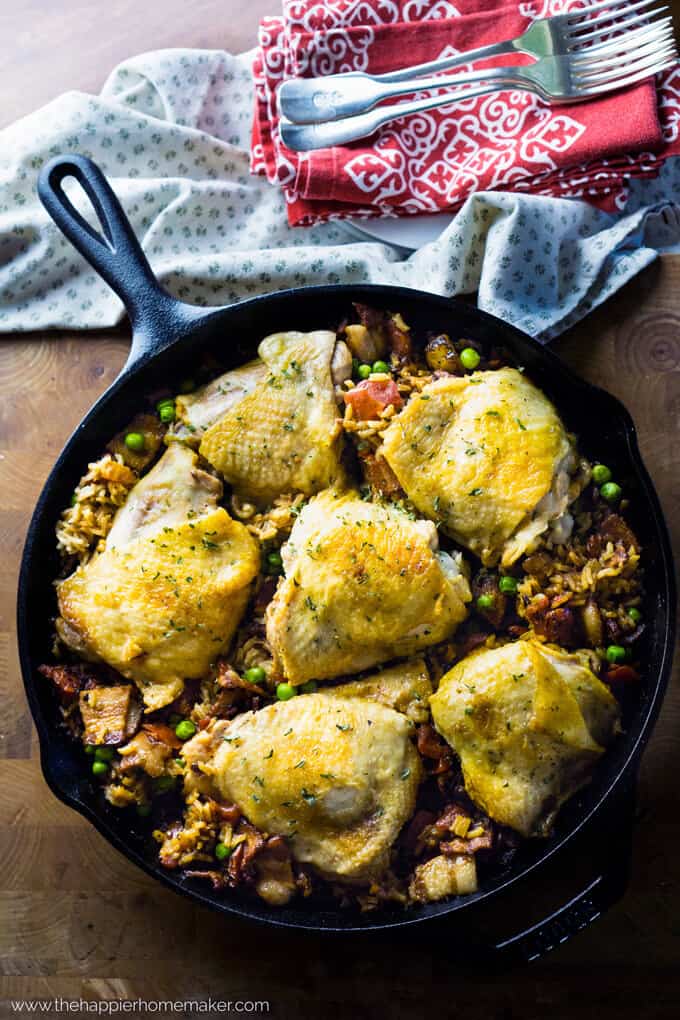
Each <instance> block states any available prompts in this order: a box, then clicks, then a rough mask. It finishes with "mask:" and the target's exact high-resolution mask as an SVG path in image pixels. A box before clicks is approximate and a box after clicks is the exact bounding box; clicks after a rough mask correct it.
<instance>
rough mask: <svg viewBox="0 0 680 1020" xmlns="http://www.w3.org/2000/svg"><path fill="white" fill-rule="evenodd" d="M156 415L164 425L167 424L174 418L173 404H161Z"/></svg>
mask: <svg viewBox="0 0 680 1020" xmlns="http://www.w3.org/2000/svg"><path fill="white" fill-rule="evenodd" d="M158 417H159V418H160V420H161V421H162V422H163V424H164V425H169V424H170V422H171V421H174V420H175V405H174V404H163V406H162V407H161V409H160V410H159V412H158Z"/></svg>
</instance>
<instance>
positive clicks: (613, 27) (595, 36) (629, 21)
mask: <svg viewBox="0 0 680 1020" xmlns="http://www.w3.org/2000/svg"><path fill="white" fill-rule="evenodd" d="M667 10H668V7H658V8H656V9H655V10H653V11H643V13H642V14H636V15H634V16H633V17H629V18H626V19H625V20H623V21H617V22H612V23H611V24H609V25H606V26H605V27H604V28H602V27H600V28H596V29H594V30H593V31H592V32H582V33H580V34H579V35H570V36H569V40H570V43H571V47H572V48H576V47H577V46H578V47H584V44H586V43H591V44H597V43H598V41H599V40H603V39H606V38H607V37H608V36H609V37H610V36H611V34H612V32H627V31H630V30H631V29H633V28H635V27H636V26H643V27H645V26H648V25H654V24H656V22H654V21H650V20H649V19H650V18H651V17H655V16H656V15H657V14H665V12H666V11H667Z"/></svg>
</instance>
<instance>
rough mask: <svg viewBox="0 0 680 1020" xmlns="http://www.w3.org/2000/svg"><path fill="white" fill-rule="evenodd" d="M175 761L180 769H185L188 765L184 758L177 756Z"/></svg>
mask: <svg viewBox="0 0 680 1020" xmlns="http://www.w3.org/2000/svg"><path fill="white" fill-rule="evenodd" d="M174 761H175V765H176V766H177V768H178V769H183V768H184V766H185V765H186V761H185V760H184V758H175V759H174Z"/></svg>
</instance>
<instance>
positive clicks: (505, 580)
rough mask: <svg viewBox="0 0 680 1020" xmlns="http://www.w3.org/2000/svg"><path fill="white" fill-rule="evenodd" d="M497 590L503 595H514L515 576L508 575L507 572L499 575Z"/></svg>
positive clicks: (515, 591) (515, 590)
mask: <svg viewBox="0 0 680 1020" xmlns="http://www.w3.org/2000/svg"><path fill="white" fill-rule="evenodd" d="M498 590H499V591H502V592H503V594H504V595H516V594H517V578H516V577H510V576H509V575H508V574H505V575H504V576H503V577H499V579H498Z"/></svg>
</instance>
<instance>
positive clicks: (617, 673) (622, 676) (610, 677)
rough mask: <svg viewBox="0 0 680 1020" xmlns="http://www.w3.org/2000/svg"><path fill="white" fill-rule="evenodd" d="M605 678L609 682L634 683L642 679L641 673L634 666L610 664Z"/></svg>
mask: <svg viewBox="0 0 680 1020" xmlns="http://www.w3.org/2000/svg"><path fill="white" fill-rule="evenodd" d="M604 678H605V680H606V681H607V683H608V684H616V683H634V682H635V681H636V680H639V679H640V674H639V673H638V671H637V670H636V669H633V667H632V666H610V667H609V669H608V670H607V672H606V673H605V675H604Z"/></svg>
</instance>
